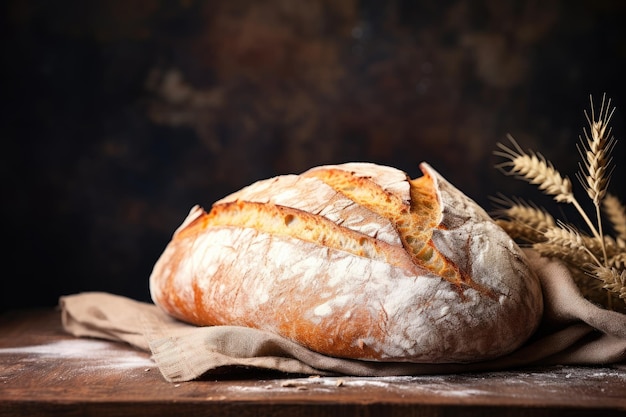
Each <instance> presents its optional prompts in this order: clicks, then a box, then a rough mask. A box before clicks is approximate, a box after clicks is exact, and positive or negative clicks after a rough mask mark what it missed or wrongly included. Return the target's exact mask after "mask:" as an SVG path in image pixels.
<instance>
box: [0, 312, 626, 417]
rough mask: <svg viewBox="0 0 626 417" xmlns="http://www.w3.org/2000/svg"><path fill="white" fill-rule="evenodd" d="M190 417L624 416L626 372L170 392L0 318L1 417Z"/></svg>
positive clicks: (103, 358)
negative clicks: (81, 416)
mask: <svg viewBox="0 0 626 417" xmlns="http://www.w3.org/2000/svg"><path fill="white" fill-rule="evenodd" d="M188 413H193V415H194V416H197V415H224V416H237V417H244V416H252V415H270V416H305V415H306V416H323V415H324V416H325V415H345V416H347V415H362V416H367V415H374V416H378V415H381V416H382V415H385V416H395V415H409V416H410V415H420V416H421V415H425V416H444V415H469V416H474V415H484V414H490V415H491V414H493V413H497V415H501V416H533V417H537V416H543V415H554V414H558V415H559V416H568V415H573V416H582V415H602V416H610V415H626V365H621V366H611V367H602V368H598V367H569V366H564V367H551V368H547V369H522V370H515V371H509V372H491V373H480V374H459V375H436V376H417V377H384V378H356V377H295V376H291V375H280V374H268V373H259V372H252V371H249V370H248V371H244V370H240V371H239V372H233V373H228V374H224V375H213V376H209V377H206V378H203V379H202V380H199V381H192V382H186V383H180V384H178V383H177V384H173V383H169V382H166V381H165V380H164V379H163V377H162V376H161V374H160V373H159V371H158V369H157V368H156V367H155V365H154V363H153V362H152V361H151V359H150V356H149V354H148V353H145V352H141V351H137V350H135V349H133V348H131V347H129V346H127V345H124V344H119V343H111V342H107V341H102V340H94V339H78V338H74V337H71V336H69V335H67V334H65V333H64V332H63V331H62V329H61V325H60V315H59V312H57V311H49V310H44V311H13V312H8V313H4V314H2V315H0V416H4V415H28V416H40V415H64V416H73V415H76V416H78V415H95V416H117V415H120V416H121V415H124V416H132V415H152V416H159V415H164V416H165V415H187V414H188ZM494 415H495V414H494Z"/></svg>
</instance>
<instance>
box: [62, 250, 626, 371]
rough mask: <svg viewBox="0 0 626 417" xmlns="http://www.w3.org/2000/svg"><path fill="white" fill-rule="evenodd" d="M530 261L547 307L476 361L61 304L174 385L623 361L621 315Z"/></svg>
mask: <svg viewBox="0 0 626 417" xmlns="http://www.w3.org/2000/svg"><path fill="white" fill-rule="evenodd" d="M529 259H530V262H531V264H532V266H533V268H534V269H535V270H536V272H537V274H538V276H539V279H540V280H541V284H542V289H543V296H544V305H545V310H544V316H543V319H542V323H541V325H540V327H539V329H538V330H537V332H536V333H535V334H534V335H533V336H532V337H531V339H530V340H528V341H527V342H526V344H524V345H523V346H522V347H520V348H519V349H517V350H516V351H514V352H513V353H511V354H509V355H506V356H503V357H501V358H498V359H494V360H489V361H484V362H476V363H451V364H429V363H410V362H393V363H388V362H371V361H360V360H349V359H339V358H334V357H330V356H325V355H322V354H320V353H316V352H314V351H311V350H309V349H307V348H305V347H303V346H301V345H298V344H297V343H294V342H292V341H290V340H288V339H285V338H282V337H280V336H277V335H275V334H272V333H268V332H265V331H262V330H256V329H250V328H245V327H237V326H212V327H197V326H193V325H189V324H185V323H182V322H180V321H177V320H175V319H174V318H172V317H171V316H169V315H167V314H166V313H164V312H163V311H161V310H160V309H159V308H158V307H157V306H155V305H154V304H150V303H143V302H138V301H135V300H132V299H129V298H125V297H121V296H118V295H113V294H108V293H101V292H87V293H80V294H74V295H68V296H63V297H61V299H60V307H61V311H62V322H63V328H64V329H65V331H67V332H68V333H70V334H72V335H74V336H79V337H94V338H101V339H108V340H114V341H120V342H126V343H129V344H130V345H132V346H134V347H136V348H138V349H142V350H145V351H150V352H152V358H153V359H154V361H155V362H156V364H157V366H158V367H159V370H160V371H161V373H162V374H163V376H164V378H165V379H166V380H168V381H171V382H180V381H189V380H193V379H196V378H198V377H200V376H202V375H204V374H207V373H217V372H223V371H224V370H225V369H232V368H234V367H244V368H254V369H265V370H274V371H279V372H285V373H291V374H305V375H306V374H308V375H352V376H394V375H424V374H444V373H461V372H479V371H496V370H505V369H512V368H519V367H523V366H539V365H541V366H545V365H607V364H617V363H622V362H626V315H625V314H621V313H618V312H615V311H608V310H605V309H602V308H599V307H597V306H596V305H594V304H592V303H591V302H589V301H587V300H586V299H585V298H584V297H583V296H582V295H581V294H580V292H579V290H578V287H577V286H576V284H575V283H574V282H573V280H572V278H571V275H570V273H569V271H568V269H567V268H566V267H565V266H564V265H563V264H561V263H560V262H558V261H554V260H549V259H546V258H541V257H539V256H538V255H536V254H535V253H533V252H530V253H529Z"/></svg>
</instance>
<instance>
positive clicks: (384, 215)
mask: <svg viewBox="0 0 626 417" xmlns="http://www.w3.org/2000/svg"><path fill="white" fill-rule="evenodd" d="M420 167H421V169H422V172H423V174H424V175H423V176H422V177H420V178H417V179H414V180H412V179H410V178H409V177H408V176H407V174H405V173H404V172H402V171H399V170H397V169H394V168H390V167H385V166H380V165H375V164H369V163H348V164H342V165H333V166H322V167H316V168H313V169H311V170H309V171H307V172H305V173H303V174H300V175H283V176H278V177H275V178H271V179H268V180H263V181H259V182H256V183H254V184H252V185H250V186H248V187H245V188H243V189H242V190H240V191H238V192H235V193H233V194H231V195H230V196H227V197H225V198H224V199H222V200H220V201H217V202H216V203H215V204H214V205H213V208H212V210H211V211H210V212H209V213H206V212H205V211H204V210H202V209H201V208H199V207H197V206H196V207H194V208H193V209H192V210H191V212H190V213H189V215H188V217H187V218H186V219H185V221H184V222H183V224H182V225H181V226H180V227H179V228H178V229H177V230H176V231H175V233H174V236H173V238H172V240H171V242H170V243H169V244H168V245H167V247H166V248H165V251H164V252H163V254H162V255H161V257H160V258H159V259H158V261H157V262H156V264H155V266H154V270H153V272H152V275H151V277H150V291H151V295H152V299H153V300H154V302H155V304H157V305H158V306H160V307H161V308H162V309H163V310H164V311H166V312H167V313H169V314H171V315H172V316H174V317H176V318H178V319H180V320H183V321H186V322H189V323H193V324H196V325H201V326H205V325H237V326H247V327H253V328H257V329H261V330H266V331H269V332H273V333H276V334H279V335H281V336H284V337H286V338H289V339H291V340H293V341H295V342H297V343H300V344H302V345H304V346H306V347H308V348H310V349H312V350H314V351H317V352H321V353H323V354H326V355H330V356H336V357H342V358H353V359H363V360H378V361H413V362H428V363H444V362H469V361H480V360H485V359H490V358H494V357H497V356H500V355H503V354H506V353H508V352H511V351H512V350H514V349H516V348H517V347H519V346H520V345H521V344H522V343H523V342H524V341H525V340H527V338H528V337H529V336H530V335H531V334H532V332H533V331H534V330H535V329H536V327H537V325H538V323H539V320H540V318H541V315H542V308H543V305H542V295H541V289H540V285H539V282H538V280H537V277H536V276H535V275H534V273H533V271H532V270H531V269H530V268H529V267H528V265H527V262H526V258H525V256H524V254H523V253H522V252H521V250H520V249H519V248H518V247H517V245H516V244H515V243H514V242H513V241H512V240H511V239H510V238H509V236H508V235H507V234H506V233H505V232H504V231H503V230H502V229H500V228H499V227H498V226H497V225H496V224H495V223H494V222H493V221H492V219H491V218H490V217H489V216H488V214H487V213H486V212H485V211H484V210H483V209H481V208H480V207H479V206H478V205H477V204H476V203H475V202H473V201H472V200H471V199H469V198H468V197H467V196H465V195H464V194H463V193H461V192H460V191H459V190H457V189H456V188H455V187H454V186H452V185H451V184H450V183H448V182H447V181H446V180H445V179H444V178H442V177H441V176H440V175H439V174H438V173H437V172H436V171H435V170H434V169H432V168H431V167H430V166H429V165H428V164H426V163H422V164H421V165H420Z"/></svg>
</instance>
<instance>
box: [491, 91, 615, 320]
mask: <svg viewBox="0 0 626 417" xmlns="http://www.w3.org/2000/svg"><path fill="white" fill-rule="evenodd" d="M590 102H591V115H589V114H588V113H587V112H586V111H585V117H586V119H587V123H588V125H589V131H587V129H583V133H584V139H583V137H579V141H580V143H579V144H578V145H577V148H578V152H579V154H580V156H581V158H582V159H583V162H581V163H580V164H579V172H578V173H577V174H576V176H577V178H578V180H579V181H580V182H581V184H582V185H583V187H584V188H585V191H586V193H587V196H588V197H589V198H590V199H591V201H592V202H593V204H594V207H595V214H596V216H595V217H596V222H595V224H594V222H592V221H591V219H590V218H589V216H588V215H587V213H586V212H585V210H584V209H583V208H582V206H581V205H580V204H579V202H578V201H577V199H576V197H575V196H574V193H573V191H572V183H571V181H570V180H569V178H568V177H566V176H562V175H561V174H560V173H559V171H558V170H557V169H555V167H554V166H553V165H552V163H551V162H550V161H548V160H547V159H546V158H545V157H544V156H543V155H541V154H540V153H536V152H533V151H531V150H529V151H523V150H522V148H521V147H520V146H519V145H518V144H517V142H516V141H515V140H514V139H513V137H512V136H511V135H508V136H507V137H508V139H509V141H510V142H511V146H505V145H503V144H501V143H498V144H497V146H498V148H499V150H498V151H495V152H494V154H495V155H497V156H500V157H503V158H505V159H506V161H504V162H502V163H500V164H498V165H496V168H497V169H499V170H500V171H501V172H503V173H504V174H505V175H516V176H517V178H519V179H522V180H525V181H527V182H529V183H530V184H535V185H537V186H538V188H539V189H540V190H541V191H543V192H544V193H545V194H547V195H551V196H552V197H553V198H554V199H555V200H556V201H557V202H559V203H568V204H572V205H573V206H574V207H575V208H576V210H577V211H578V213H580V215H581V217H582V218H583V219H584V221H585V223H586V224H587V226H588V227H589V229H590V231H591V236H590V235H586V234H584V233H581V232H579V231H578V230H577V229H576V228H575V227H574V226H570V225H567V224H565V223H563V222H561V221H555V220H554V218H553V217H552V216H551V215H550V214H549V213H548V212H547V211H546V210H544V209H541V208H539V207H536V206H534V205H532V204H528V203H525V202H524V201H522V200H520V199H507V198H506V197H500V198H498V199H495V201H496V203H498V204H500V206H501V207H500V208H499V210H497V211H496V212H495V214H496V215H498V216H499V217H501V218H498V219H496V222H497V223H498V224H499V225H500V226H502V227H503V229H504V230H505V231H506V232H507V233H509V235H510V236H512V237H513V238H514V239H516V240H524V241H526V242H528V243H530V244H531V247H532V248H533V249H535V250H536V251H538V252H539V253H540V254H541V255H543V256H546V257H555V258H559V259H561V260H562V261H564V262H566V264H568V265H569V266H570V269H571V270H572V276H573V277H574V278H575V281H576V283H577V284H578V285H579V287H580V288H581V291H583V294H585V296H587V297H588V298H590V299H592V300H594V301H598V300H599V294H600V293H599V291H603V290H608V291H607V292H606V300H605V302H604V304H605V305H606V306H607V307H608V308H610V309H614V305H613V303H614V300H618V299H620V298H621V299H623V300H626V207H625V206H624V205H623V204H622V203H621V202H620V201H619V200H618V199H617V198H616V197H615V196H613V195H611V194H610V193H608V186H609V182H610V176H611V171H612V167H611V162H612V158H611V156H610V154H611V152H612V151H613V148H614V147H615V144H616V140H615V138H614V137H613V136H611V128H610V126H609V122H610V120H611V118H612V116H613V114H614V112H615V108H614V107H611V100H610V99H608V100H606V96H605V95H604V96H603V97H602V103H601V105H600V109H599V112H598V115H597V118H596V113H595V110H594V106H593V99H592V98H591V96H590ZM602 214H604V215H606V217H607V218H608V220H609V221H610V222H611V224H612V226H613V229H614V230H615V232H616V234H617V235H616V237H615V238H613V237H611V236H608V235H605V234H604V230H603V227H602ZM589 276H591V277H593V278H594V279H593V280H589V278H588V277H589ZM594 282H598V283H602V284H601V285H597V284H594ZM618 297H619V298H618ZM624 309H625V311H626V303H625V304H624Z"/></svg>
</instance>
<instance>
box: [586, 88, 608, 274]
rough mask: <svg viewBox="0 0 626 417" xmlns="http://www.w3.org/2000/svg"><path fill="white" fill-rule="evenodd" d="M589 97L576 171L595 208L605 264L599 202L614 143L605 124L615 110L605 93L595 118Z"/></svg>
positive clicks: (602, 193)
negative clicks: (579, 158)
mask: <svg viewBox="0 0 626 417" xmlns="http://www.w3.org/2000/svg"><path fill="white" fill-rule="evenodd" d="M589 100H590V102H591V118H590V117H589V114H588V113H587V111H585V117H586V118H587V123H588V124H589V132H587V129H583V132H584V134H585V140H583V138H582V137H580V138H579V139H580V145H579V146H578V151H579V152H580V155H581V157H582V158H583V160H584V166H583V164H581V165H580V171H579V172H578V174H577V176H578V179H579V180H580V182H581V184H583V186H584V187H585V189H586V191H587V194H588V195H589V198H590V199H591V201H592V202H593V204H594V206H595V209H596V224H597V225H598V234H599V236H600V239H599V241H600V243H601V244H602V248H603V253H604V262H605V266H606V262H607V256H606V249H605V248H604V244H603V243H604V238H603V236H604V233H603V230H602V219H601V213H602V207H601V205H602V200H603V199H604V197H605V195H606V192H607V187H608V184H609V180H610V176H611V172H610V169H609V167H610V164H611V158H610V154H611V151H612V150H613V147H614V146H615V138H613V137H612V136H611V128H610V127H609V126H608V124H609V122H610V120H611V117H612V116H613V113H614V112H615V108H612V109H611V99H609V100H608V102H606V101H605V100H606V95H603V96H602V104H601V105H600V113H599V115H598V119H597V120H596V118H595V112H594V106H593V99H592V98H591V96H590V97H589Z"/></svg>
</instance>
